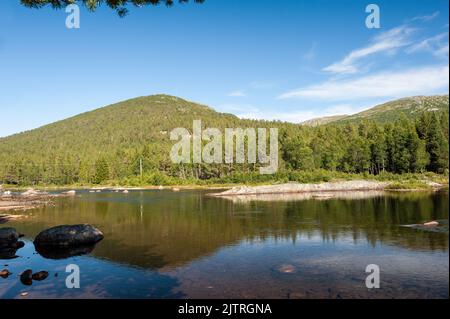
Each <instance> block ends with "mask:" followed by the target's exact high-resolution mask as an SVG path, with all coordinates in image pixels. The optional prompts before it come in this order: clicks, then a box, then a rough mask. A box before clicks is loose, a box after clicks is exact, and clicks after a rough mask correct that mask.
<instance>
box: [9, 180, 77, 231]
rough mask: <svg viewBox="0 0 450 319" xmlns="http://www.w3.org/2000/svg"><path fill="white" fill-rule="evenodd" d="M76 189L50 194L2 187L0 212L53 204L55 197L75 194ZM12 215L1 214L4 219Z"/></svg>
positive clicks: (30, 189)
mask: <svg viewBox="0 0 450 319" xmlns="http://www.w3.org/2000/svg"><path fill="white" fill-rule="evenodd" d="M75 194H76V192H75V191H67V192H64V193H60V194H49V193H47V192H44V191H38V190H34V189H32V188H29V189H28V190H26V191H25V192H12V191H9V190H8V191H3V190H2V188H1V187H0V212H6V211H18V210H27V209H33V208H37V207H40V206H44V205H52V204H53V199H54V198H56V197H61V196H74V195H75ZM11 216H12V215H0V223H1V222H2V220H3V221H4V220H6V219H7V218H12V217H11Z"/></svg>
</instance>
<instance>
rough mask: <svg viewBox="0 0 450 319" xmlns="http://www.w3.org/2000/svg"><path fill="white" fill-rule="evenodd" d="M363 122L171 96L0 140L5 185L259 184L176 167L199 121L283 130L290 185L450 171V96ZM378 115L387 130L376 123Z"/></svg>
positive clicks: (235, 172)
mask: <svg viewBox="0 0 450 319" xmlns="http://www.w3.org/2000/svg"><path fill="white" fill-rule="evenodd" d="M402 101H403V102H402ZM405 101H408V103H406V102H405ZM410 101H414V103H415V104H414V107H411V105H412V104H411V103H412V102H410ZM445 103H447V104H446V105H445ZM399 105H410V106H409V107H407V106H399ZM374 110H375V112H374ZM413 111H414V116H413V117H411V116H410V114H411V113H412V112H413ZM363 113H364V115H361V116H360V117H359V118H352V119H351V120H350V119H343V120H347V122H346V123H341V121H342V120H339V123H338V124H334V123H331V124H328V125H323V126H318V127H309V126H305V125H296V124H292V123H282V122H268V121H253V120H241V119H239V118H237V117H236V116H234V115H231V114H224V113H218V112H216V111H214V110H213V109H211V108H209V107H207V106H203V105H199V104H196V103H192V102H189V101H186V100H183V99H180V98H177V97H173V96H167V95H154V96H148V97H139V98H135V99H131V100H127V101H124V102H120V103H117V104H113V105H110V106H107V107H103V108H100V109H97V110H94V111H91V112H87V113H83V114H80V115H78V116H75V117H72V118H69V119H66V120H63V121H59V122H56V123H53V124H50V125H46V126H43V127H41V128H38V129H35V130H31V131H27V132H23V133H20V134H16V135H12V136H9V137H6V138H1V139H0V184H2V183H4V184H19V185H30V184H57V185H63V184H73V183H80V184H86V183H94V184H100V183H107V182H111V183H116V184H137V183H141V184H154V185H159V184H167V183H178V182H180V181H194V182H195V181H205V180H215V181H216V182H233V181H239V178H241V179H242V180H244V181H245V180H247V179H248V178H250V177H249V176H254V175H255V176H256V175H258V174H257V173H256V172H257V165H253V164H239V165H238V164H233V165H232V164H219V165H218V164H212V165H208V164H173V163H172V162H171V161H170V157H169V151H170V148H171V146H172V145H173V144H174V142H173V141H170V138H169V133H170V131H171V130H172V129H174V128H177V127H183V128H187V129H189V130H192V122H193V120H197V119H201V120H202V125H203V127H204V128H206V127H216V128H219V129H221V130H222V131H223V129H224V128H226V127H231V128H237V127H241V128H245V127H254V128H258V127H267V128H269V127H278V128H279V129H280V132H279V142H280V143H279V147H280V152H279V153H280V169H279V174H280V176H284V177H283V178H284V179H287V180H295V179H296V177H295V176H296V175H295V174H296V172H304V171H312V170H317V169H323V170H329V171H340V172H349V173H363V172H365V173H371V174H379V173H380V172H383V171H387V172H393V173H405V172H423V171H427V170H428V171H433V172H437V173H445V172H446V170H448V96H447V97H429V98H410V99H403V100H399V101H395V102H392V103H391V104H389V103H387V104H385V105H382V106H378V107H376V108H374V109H372V110H369V111H366V112H363ZM363 113H361V114H363ZM394 113H395V116H394ZM374 114H375V115H374ZM380 114H383V115H380ZM386 114H390V115H386ZM374 116H375V117H377V119H378V118H379V119H380V121H371V120H372V119H373V118H374ZM367 119H369V120H367ZM381 119H382V120H381ZM387 119H391V121H389V122H388V121H387ZM336 123H337V122H336ZM141 167H142V170H141ZM141 173H142V174H141ZM258 178H259V177H258Z"/></svg>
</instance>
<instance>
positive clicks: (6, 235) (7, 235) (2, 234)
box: [0, 227, 21, 245]
mask: <svg viewBox="0 0 450 319" xmlns="http://www.w3.org/2000/svg"><path fill="white" fill-rule="evenodd" d="M20 237H21V235H20V234H19V233H18V232H17V231H16V229H15V228H11V227H2V228H0V245H9V244H11V243H15V242H17V240H18V239H19V238H20Z"/></svg>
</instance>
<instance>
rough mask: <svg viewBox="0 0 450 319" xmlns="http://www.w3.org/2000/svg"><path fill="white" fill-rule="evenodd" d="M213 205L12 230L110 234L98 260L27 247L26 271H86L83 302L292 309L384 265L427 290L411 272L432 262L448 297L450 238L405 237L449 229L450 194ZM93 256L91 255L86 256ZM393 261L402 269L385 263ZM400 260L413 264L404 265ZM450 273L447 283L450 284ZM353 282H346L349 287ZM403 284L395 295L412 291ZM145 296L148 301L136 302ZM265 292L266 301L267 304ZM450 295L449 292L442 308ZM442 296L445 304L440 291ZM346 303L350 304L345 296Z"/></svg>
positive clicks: (179, 205) (143, 209) (23, 223)
mask: <svg viewBox="0 0 450 319" xmlns="http://www.w3.org/2000/svg"><path fill="white" fill-rule="evenodd" d="M207 193H208V192H205V191H182V192H177V193H173V192H170V191H132V192H130V193H129V194H121V193H113V192H102V193H94V194H92V193H88V192H85V193H82V194H81V195H79V196H77V197H75V198H61V199H58V200H57V203H56V205H55V206H54V207H45V208H39V209H35V210H31V211H27V212H25V213H24V214H26V216H27V217H26V218H22V219H17V220H14V221H11V222H8V227H15V228H17V229H18V230H19V231H20V232H21V233H25V235H26V238H27V239H29V240H32V239H33V238H34V237H35V236H36V235H37V234H38V233H39V232H40V231H42V230H43V229H45V228H48V227H51V226H55V225H60V224H79V223H90V224H92V225H94V226H96V227H98V228H99V229H101V230H102V231H103V233H104V235H105V239H104V240H103V241H102V242H100V243H99V244H97V246H96V247H95V249H94V250H92V248H93V247H89V248H88V247H83V249H85V248H86V249H85V250H83V249H82V250H80V251H73V252H70V253H69V254H67V252H64V253H63V254H59V253H54V252H48V251H41V250H39V249H38V250H37V253H39V255H35V254H36V252H35V251H34V247H27V246H26V247H24V249H23V250H20V251H19V252H20V254H19V255H21V258H20V260H18V263H19V264H18V265H23V266H21V267H22V268H23V267H24V265H25V263H24V259H23V258H24V256H27V257H25V258H29V261H33V262H35V263H37V264H38V265H41V264H46V263H48V262H50V264H48V265H49V266H51V267H53V268H54V267H56V266H55V265H62V264H63V263H67V262H68V261H70V260H74V259H75V260H77V261H78V262H80V261H82V262H83V263H84V265H85V266H84V267H86V268H87V269H88V271H87V273H86V276H88V277H89V278H91V281H92V285H93V286H91V288H90V290H89V289H86V290H84V291H83V296H88V295H91V294H92V295H94V296H96V297H102V296H114V297H119V296H122V297H123V296H125V297H126V296H127V294H128V296H131V295H133V296H136V294H139V293H141V294H142V297H145V296H146V297H149V296H150V297H168V296H178V297H182V296H196V297H205V296H216V297H225V296H227V297H244V298H245V297H248V296H250V295H251V296H253V297H258V296H264V297H275V298H277V297H280V298H287V297H288V296H291V297H292V296H296V293H299V292H298V291H297V292H295V291H294V290H293V289H294V288H292V287H291V285H293V284H295V285H298V284H304V285H310V286H311V287H313V286H314V287H316V288H317V289H319V288H318V287H322V288H323V285H326V284H327V282H330V281H336V287H341V288H342V287H346V289H348V291H352V288H351V283H352V279H351V276H350V277H347V275H345V274H344V273H352V272H353V271H355V272H357V273H359V271H360V270H359V268H360V267H361V269H364V268H365V266H364V263H366V262H368V263H370V262H371V261H372V260H371V258H372V257H373V256H376V258H378V260H379V261H380V262H382V261H383V260H385V263H386V265H387V266H386V267H388V268H389V267H390V269H391V271H392V276H394V275H395V274H397V275H398V274H405V273H407V274H409V275H411V276H415V277H416V279H415V280H416V281H418V282H417V283H416V285H417V287H420V286H421V285H422V281H420V280H419V279H420V278H421V276H422V277H423V276H424V273H422V272H426V271H429V269H427V267H425V266H424V267H422V268H421V267H416V268H411V265H413V264H415V262H416V261H422V262H423V261H424V260H425V259H426V260H427V262H428V263H429V265H430V267H431V266H432V265H435V267H434V270H433V271H434V275H435V278H438V279H439V280H441V281H442V280H443V281H444V284H445V282H447V285H448V233H447V234H446V233H431V232H426V231H420V230H417V229H411V228H405V227H401V226H402V225H405V224H414V223H422V222H425V221H429V220H436V219H448V193H447V192H441V193H411V194H394V193H391V194H385V193H379V192H377V193H376V194H374V193H371V194H370V196H368V194H364V196H363V194H361V193H356V192H354V193H350V194H347V195H345V196H339V197H338V198H336V197H333V198H325V197H324V196H323V197H320V196H319V197H317V196H316V197H314V196H311V197H307V196H306V197H305V196H300V197H298V196H297V197H292V196H287V197H286V196H285V197H282V198H278V199H276V198H272V197H271V198H264V199H262V200H261V198H260V199H255V198H246V199H245V200H243V199H232V200H230V199H227V198H217V197H210V196H207ZM244 252H245V253H244ZM85 253H87V254H89V255H85V256H78V255H81V254H85ZM386 254H388V255H389V256H391V257H389V258H391V259H385V257H383V256H385V255H386ZM392 256H394V257H392ZM43 257H46V258H51V259H45V258H43ZM400 257H402V258H403V259H396V258H400ZM60 258H68V260H65V259H60ZM445 258H447V261H445V260H446V259H445ZM250 260H251V262H250ZM333 260H334V261H333ZM389 260H392V261H389ZM405 260H408V262H406V263H405ZM29 261H28V262H29ZM318 262H320V266H319V265H318V264H317V263H318ZM21 263H22V264H21ZM53 263H56V264H53ZM99 263H100V264H102V265H101V267H106V268H108V269H109V268H111V269H114V272H115V276H117V278H115V279H114V278H112V277H111V273H110V272H105V271H100V270H98V269H96V268H93V265H97V266H98V265H99ZM283 265H292V266H293V267H294V269H295V271H293V272H292V273H290V274H286V273H280V272H279V271H277V269H280V267H282V266H283ZM342 265H346V266H345V267H347V268H345V269H346V270H341V267H343V266H342ZM352 265H353V266H352ZM355 265H357V266H355ZM365 265H367V264H365ZM39 268H42V267H39ZM48 269H52V268H48ZM445 269H447V275H445V274H444V273H443V272H442V271H445ZM319 270H320V271H322V272H320V271H319ZM318 271H319V273H318ZM341 271H343V274H342V275H339V274H340V272H341ZM333 272H335V275H334V276H333V275H332V273H333ZM287 275H291V277H289V276H288V277H286V276H287ZM311 275H315V276H317V278H321V280H319V279H317V280H318V281H317V282H307V281H305V279H304V278H303V277H302V276H311ZM362 275H364V273H362ZM142 276H143V278H147V277H146V276H149V278H150V279H149V281H153V282H157V283H160V284H161V285H162V286H164V288H161V289H160V290H155V291H153V292H151V293H150V292H148V291H147V290H145V287H144V284H143V283H141V277H142ZM160 276H162V277H161V278H160ZM167 276H168V278H166V277H167ZM352 276H355V275H352ZM238 278H239V280H240V281H238V280H237V279H238ZM302 278H303V279H302ZM119 279H122V280H131V282H130V285H131V286H132V288H130V289H131V290H130V292H128V293H127V292H126V291H123V292H122V291H121V290H120V288H118V287H116V286H115V285H114V284H112V283H113V282H116V283H117V282H119V281H120V280H119ZM96 280H97V281H101V282H104V281H105V280H109V282H110V283H111V284H110V285H107V284H105V285H106V286H108V289H106V288H105V286H101V288H100V287H99V286H97V285H96V284H94V283H95V281H96ZM264 280H266V282H271V283H272V286H273V287H272V288H269V287H267V285H263V286H261V287H259V284H258V282H262V281H264ZM392 280H393V281H392V283H391V284H392V287H393V289H394V288H396V287H397V288H398V287H399V286H401V285H402V284H403V281H402V280H406V279H404V278H403V279H402V280H400V279H392ZM433 280H434V279H433ZM433 280H432V281H433ZM143 281H144V282H145V280H143ZM344 281H345V283H344ZM212 282H214V284H213V283H212ZM227 282H228V283H230V282H233V285H234V286H235V287H236V288H231V287H230V286H229V285H230V284H228V286H227V284H226V283H227ZM147 283H148V282H147ZM243 283H245V285H244V284H243ZM423 284H424V285H425V283H423ZM427 284H429V282H428V283H427ZM158 285H159V284H158ZM158 285H157V286H158ZM315 285H317V286H315ZM210 286H211V287H216V288H217V287H220V289H217V290H216V293H217V294H214V293H212V292H211V291H209V290H208V289H212V288H207V287H210ZM264 286H265V287H264ZM94 287H95V288H94ZM133 287H135V288H136V294H134V293H132V290H133ZM205 287H206V288H205ZM47 289H48V291H46V292H45V293H44V292H42V293H43V294H44V295H46V296H51V295H53V293H56V290H57V289H56V288H51V287H47ZM147 289H148V288H147ZM205 289H206V290H205ZM258 289H261V291H259V292H258V293H257V291H258ZM311 289H312V288H311ZM336 289H337V288H336ZM88 290H89V291H90V292H88ZM116 290H119V291H116ZM319 290H320V289H319ZM319 290H317V291H315V290H314V289H312V290H310V291H309V296H311V297H314V296H316V297H318V296H325V295H326V292H323V291H322V290H320V293H319ZM353 290H354V289H353ZM15 291H16V292H17V290H15ZM314 291H315V292H314ZM393 291H395V289H394V290H393ZM417 291H419V290H417ZM442 291H443V290H442V287H439V296H441V292H442ZM303 293H305V294H306V292H303ZM392 293H393V295H392V296H394V297H395V293H394V292H392ZM435 293H436V294H438V293H437V292H436V291H435ZM2 294H5V292H4V290H3V293H2V286H1V281H0V295H2ZM258 294H259V295H258ZM430 294H431V295H433V291H431V292H430ZM6 295H8V296H11V295H12V294H8V293H6ZM444 295H445V293H444ZM341 296H344V297H345V293H344V292H342V291H341ZM416 296H417V294H416Z"/></svg>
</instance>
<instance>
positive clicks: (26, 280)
mask: <svg viewBox="0 0 450 319" xmlns="http://www.w3.org/2000/svg"><path fill="white" fill-rule="evenodd" d="M32 275H33V271H32V270H31V269H27V270H25V271H24V272H23V273H21V274H20V282H21V283H22V284H24V285H26V286H30V285H31V284H32V283H33V278H32Z"/></svg>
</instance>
